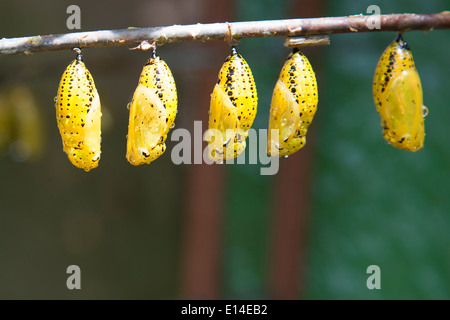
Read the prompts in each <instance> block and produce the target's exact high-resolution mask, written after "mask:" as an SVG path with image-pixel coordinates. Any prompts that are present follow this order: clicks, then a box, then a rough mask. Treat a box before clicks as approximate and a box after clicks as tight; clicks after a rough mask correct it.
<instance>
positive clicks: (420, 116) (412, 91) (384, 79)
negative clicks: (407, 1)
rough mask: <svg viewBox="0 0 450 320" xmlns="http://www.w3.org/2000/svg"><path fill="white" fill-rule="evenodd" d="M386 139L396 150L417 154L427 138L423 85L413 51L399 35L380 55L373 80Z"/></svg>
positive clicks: (376, 104)
mask: <svg viewBox="0 0 450 320" xmlns="http://www.w3.org/2000/svg"><path fill="white" fill-rule="evenodd" d="M373 97H374V101H375V106H376V108H377V111H378V113H379V114H380V116H381V126H382V127H383V136H384V138H385V139H386V141H387V142H388V143H390V144H391V145H393V146H394V147H396V148H399V149H403V150H409V151H417V150H419V149H421V148H423V145H424V139H425V128H424V117H425V116H426V114H427V113H428V109H427V108H426V107H425V106H423V96H422V85H421V83H420V78H419V74H418V73H417V70H416V67H415V65H414V60H413V56H412V54H411V49H410V48H409V47H408V45H407V43H406V42H405V41H404V40H403V38H402V36H401V35H399V36H398V37H397V39H396V40H395V41H394V42H392V44H391V45H390V46H389V47H387V49H386V50H385V51H384V52H383V54H382V55H381V58H380V60H379V61H378V65H377V68H376V70H375V76H374V80H373Z"/></svg>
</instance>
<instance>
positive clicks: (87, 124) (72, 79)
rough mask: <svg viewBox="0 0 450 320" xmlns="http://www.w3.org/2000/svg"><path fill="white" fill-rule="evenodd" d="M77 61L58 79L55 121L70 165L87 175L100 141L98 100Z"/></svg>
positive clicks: (97, 156) (94, 163)
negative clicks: (86, 172)
mask: <svg viewBox="0 0 450 320" xmlns="http://www.w3.org/2000/svg"><path fill="white" fill-rule="evenodd" d="M76 51H77V58H76V59H75V60H74V61H72V63H71V64H69V66H68V67H67V68H66V70H65V72H64V73H63V75H62V78H61V82H60V84H59V89H58V95H57V97H56V120H57V122H58V128H59V132H60V133H61V138H62V142H63V148H64V151H65V152H66V153H67V155H68V157H69V160H70V162H72V164H73V165H75V166H76V167H78V168H81V169H84V170H85V171H89V170H91V169H93V168H96V167H97V166H98V162H99V160H100V141H101V116H102V113H101V108H100V98H99V96H98V93H97V89H96V88H95V83H94V79H93V78H92V76H91V74H90V72H89V70H88V69H87V68H86V66H85V65H84V62H83V61H82V60H81V50H80V49H78V48H76Z"/></svg>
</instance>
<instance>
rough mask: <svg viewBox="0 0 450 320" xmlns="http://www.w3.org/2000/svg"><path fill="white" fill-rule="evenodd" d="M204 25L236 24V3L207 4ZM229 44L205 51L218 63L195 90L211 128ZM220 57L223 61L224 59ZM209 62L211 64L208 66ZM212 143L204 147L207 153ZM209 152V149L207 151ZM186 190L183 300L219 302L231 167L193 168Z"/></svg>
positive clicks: (199, 116)
mask: <svg viewBox="0 0 450 320" xmlns="http://www.w3.org/2000/svg"><path fill="white" fill-rule="evenodd" d="M201 2H202V4H203V5H202V6H201V7H202V12H203V13H204V17H203V19H202V20H203V22H205V23H207V22H214V21H227V20H230V19H231V12H232V8H233V1H213V2H212V1H207V0H204V1H201ZM224 48H226V49H229V48H228V45H224V44H222V43H216V44H213V45H208V47H205V48H202V51H203V52H204V54H205V55H206V56H207V57H208V56H209V57H211V56H212V57H218V59H217V64H211V65H210V66H209V68H208V69H204V70H201V71H199V72H198V74H197V75H196V79H198V83H195V84H193V85H192V86H191V87H192V88H193V90H197V91H198V92H197V93H196V94H195V96H196V99H195V100H196V102H197V103H198V104H197V105H196V106H192V109H191V110H194V116H195V120H201V121H202V124H203V130H206V129H207V126H208V111H209V102H210V95H211V93H212V89H213V88H214V84H215V83H216V81H217V75H218V72H219V69H220V67H221V65H222V63H223V61H224V60H225V58H226V56H227V54H228V52H227V51H226V50H224ZM220 57H223V59H221V58H220ZM207 60H208V59H205V61H207ZM205 146H206V143H203V148H204V147H205ZM202 150H203V149H202ZM187 179H188V183H187V187H186V211H185V214H186V217H185V225H184V228H185V229H184V242H183V244H182V250H183V252H182V255H183V258H182V259H183V261H182V272H181V290H180V291H181V298H183V299H218V298H220V295H221V287H220V278H221V271H222V270H221V264H222V263H221V258H222V227H223V223H222V221H223V215H224V205H225V201H224V195H225V191H226V188H225V166H224V165H216V164H213V165H206V164H196V165H190V166H189V167H188V177H187Z"/></svg>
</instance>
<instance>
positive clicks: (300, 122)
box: [267, 49, 318, 156]
mask: <svg viewBox="0 0 450 320" xmlns="http://www.w3.org/2000/svg"><path fill="white" fill-rule="evenodd" d="M317 103H318V92H317V81H316V76H315V73H314V71H313V69H312V67H311V64H310V63H309V61H308V59H307V58H306V56H304V55H303V54H302V53H301V52H300V51H298V50H297V49H294V51H293V52H292V53H291V54H290V55H289V56H288V58H287V60H286V62H285V63H284V66H283V68H282V69H281V72H280V76H279V78H278V81H277V83H276V85H275V89H274V91H273V95H272V102H271V105H270V116H269V133H268V139H267V153H268V154H269V155H272V156H288V155H290V154H293V153H294V152H297V151H298V150H300V149H301V148H302V147H303V146H304V145H305V143H306V133H307V131H308V126H309V125H310V123H311V122H312V120H313V117H314V114H315V113H316V110H317ZM272 130H274V131H272Z"/></svg>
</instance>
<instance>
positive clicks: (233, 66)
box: [206, 47, 258, 163]
mask: <svg viewBox="0 0 450 320" xmlns="http://www.w3.org/2000/svg"><path fill="white" fill-rule="evenodd" d="M257 103H258V97H257V94H256V85H255V81H254V79H253V74H252V72H251V70H250V67H249V65H248V64H247V62H246V61H245V60H244V58H242V56H241V55H240V54H239V53H237V51H236V48H235V47H232V53H231V55H229V56H228V57H227V59H226V60H225V62H224V64H223V65H222V68H221V69H220V71H219V79H218V81H217V83H216V85H215V87H214V90H213V93H212V94H211V104H210V111H209V130H208V133H207V135H206V140H207V141H208V143H209V144H208V151H209V152H208V154H209V157H210V159H212V160H213V161H216V162H218V163H220V162H223V161H224V160H228V159H233V158H236V157H237V156H239V154H241V153H242V152H243V151H244V150H245V147H246V142H245V140H246V138H247V135H248V130H249V129H250V128H251V126H252V124H253V120H254V119H255V116H256V112H257Z"/></svg>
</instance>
